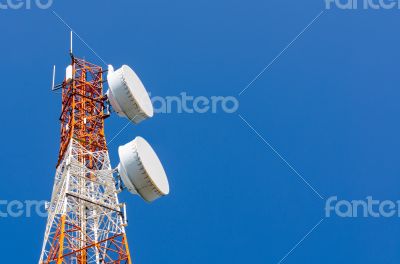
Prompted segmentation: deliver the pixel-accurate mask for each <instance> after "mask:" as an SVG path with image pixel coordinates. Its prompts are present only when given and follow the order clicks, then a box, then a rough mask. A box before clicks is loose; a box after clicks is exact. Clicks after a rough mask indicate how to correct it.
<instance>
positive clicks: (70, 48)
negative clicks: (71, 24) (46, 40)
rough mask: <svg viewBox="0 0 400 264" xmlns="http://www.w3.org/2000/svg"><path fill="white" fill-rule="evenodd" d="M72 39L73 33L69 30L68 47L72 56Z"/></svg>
mask: <svg viewBox="0 0 400 264" xmlns="http://www.w3.org/2000/svg"><path fill="white" fill-rule="evenodd" d="M72 37H73V32H72V30H71V35H70V46H69V54H71V55H72Z"/></svg>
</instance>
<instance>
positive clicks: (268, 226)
mask: <svg viewBox="0 0 400 264" xmlns="http://www.w3.org/2000/svg"><path fill="white" fill-rule="evenodd" d="M1 2H2V3H3V2H4V1H1ZM52 11H55V12H56V13H57V14H59V15H60V16H61V17H62V18H63V19H64V20H65V21H66V22H67V23H68V24H69V25H70V26H71V27H72V28H73V29H74V30H75V31H76V32H77V33H78V34H79V35H80V36H81V37H82V38H83V39H84V40H85V41H86V42H87V43H88V44H89V45H90V46H91V47H92V48H93V49H94V50H95V51H96V53H98V55H99V56H100V57H101V58H102V59H103V60H104V61H105V62H107V63H111V64H113V65H115V66H116V67H119V66H120V65H122V64H128V65H131V66H132V67H133V68H134V69H135V71H136V72H137V73H138V74H139V75H140V76H141V78H142V80H143V82H144V83H145V85H146V87H147V89H148V90H149V91H150V92H151V93H152V95H157V96H163V97H165V96H174V95H179V94H180V93H181V92H186V93H187V94H190V95H193V96H206V97H208V98H210V97H211V96H234V97H236V98H237V99H238V100H239V102H240V107H239V109H238V111H237V112H235V113H232V114H228V113H224V112H222V111H219V112H217V113H215V114H213V113H210V112H207V113H204V114H198V113H197V114H196V113H195V114H188V113H182V114H179V113H176V112H172V113H170V114H158V115H156V116H155V117H154V118H152V119H151V120H148V121H146V122H143V123H142V124H140V125H139V126H133V125H132V126H129V127H128V128H127V129H125V130H124V131H123V132H122V133H121V134H120V135H119V136H118V137H116V138H115V140H114V141H113V142H112V144H111V145H110V146H109V148H110V155H111V159H112V161H113V164H114V166H115V165H117V162H118V155H117V148H118V146H119V145H121V144H125V143H126V142H128V141H130V140H132V139H133V138H134V137H135V136H138V135H140V136H143V137H145V138H146V139H147V140H148V141H149V142H150V143H151V144H152V145H153V146H154V148H155V149H156V151H157V153H158V154H159V156H160V157H161V159H162V161H163V164H164V166H165V169H166V171H167V173H168V176H169V180H170V185H171V194H170V195H169V196H168V197H165V198H163V199H160V200H158V201H157V202H155V203H153V204H147V203H145V202H143V201H142V200H141V199H139V198H138V197H134V196H131V195H129V194H128V193H124V194H122V195H121V200H123V201H126V202H127V203H128V215H129V219H130V222H129V227H128V228H127V233H128V239H129V242H130V248H131V253H132V257H133V259H134V262H135V263H143V264H144V263H166V264H167V263H204V262H206V263H279V262H280V261H281V263H288V264H289V263H307V264H311V263H325V264H329V263H398V262H399V261H400V251H399V250H398V248H399V246H400V241H399V237H400V228H399V226H400V225H399V218H397V217H392V218H371V217H369V218H340V217H331V218H324V215H325V213H324V206H325V200H326V199H327V198H328V197H331V196H338V197H339V199H347V200H353V199H355V200H358V199H365V197H367V196H373V197H374V198H375V199H380V200H386V199H390V200H393V201H395V200H398V199H399V194H400V189H399V187H398V186H399V184H400V163H399V161H400V158H399V155H398V153H399V147H400V139H399V136H398V135H399V134H400V125H399V122H398V116H399V114H400V104H399V103H398V102H399V96H400V91H399V89H398V87H399V78H398V69H399V66H398V63H399V61H400V49H399V48H398V47H399V46H400V37H399V36H400V34H399V27H398V17H399V12H400V11H399V10H396V9H393V10H362V9H358V10H340V9H337V8H333V9H330V10H325V3H324V1H320V0H318V1H279V0H268V1H265V0H264V1H261V0H254V1H237V0H231V1H215V0H214V1H211V0H205V1H182V0H170V1H75V0H71V1H63V2H61V1H58V2H56V3H54V4H53V5H52V6H51V8H50V9H46V10H41V9H39V8H36V7H32V9H30V10H25V9H18V10H0V24H1V25H2V29H1V41H0V47H1V51H2V55H1V62H2V63H1V64H0V72H1V76H2V82H1V89H2V91H3V100H2V103H1V106H2V107H1V108H2V114H1V115H0V122H1V124H2V129H1V132H0V134H1V137H2V140H1V151H0V160H1V167H2V184H0V199H2V200H21V201H24V200H48V199H50V195H51V189H52V185H53V180H54V172H55V164H56V161H57V154H58V148H59V122H58V117H59V113H60V107H61V101H60V95H59V94H55V93H52V92H51V91H50V84H51V73H52V65H53V64H56V66H57V68H58V74H57V77H58V78H57V80H58V81H61V80H62V78H63V76H62V73H63V71H64V67H65V66H66V65H67V64H68V63H69V57H68V54H67V51H68V45H69V43H68V41H69V40H68V38H69V29H68V28H67V27H66V26H65V25H64V24H63V23H62V22H61V21H60V20H59V19H58V18H57V17H56V16H55V15H54V13H53V12H52ZM322 11H324V12H323V13H322V14H321V12H322ZM317 15H320V16H319V17H318V18H317V19H316V20H315V21H314V22H313V23H312V24H311V25H310V26H309V27H308V28H307V29H306V30H305V31H304V32H303V33H302V34H301V35H299V33H301V32H302V31H303V30H304V29H305V28H306V26H307V25H309V23H310V22H311V21H312V20H313V19H315V18H316V17H317ZM296 36H298V37H297V38H296ZM292 41H293V42H292ZM291 42H292V44H291V45H290V46H289V47H288V44H289V43H291ZM74 44H75V45H74V51H75V55H76V56H78V57H82V58H86V59H87V60H90V61H92V62H94V63H96V64H99V65H102V66H104V64H103V62H102V61H101V60H100V59H99V58H98V57H97V56H95V55H94V54H93V53H92V51H91V50H90V49H89V48H88V47H87V46H86V45H84V44H83V43H82V42H81V41H80V40H79V39H77V38H76V37H75V43H74ZM285 47H288V48H287V49H285ZM284 49H285V50H284ZM283 50H284V52H282V51H283ZM279 54H281V55H280V56H279V57H278V58H276V56H277V55H279ZM274 58H276V60H275V61H274V63H273V64H271V65H270V67H268V69H266V71H265V72H264V73H263V74H262V75H261V76H260V77H259V78H258V79H257V80H256V81H254V82H253V83H252V85H251V86H250V87H249V88H248V89H247V90H246V91H245V92H244V93H243V94H241V95H240V96H239V93H240V92H241V91H242V90H243V89H244V88H245V87H246V86H247V85H248V84H249V83H250V82H251V80H253V78H254V77H255V76H256V75H257V74H258V73H260V71H261V70H262V69H264V68H265V67H266V66H267V65H268V64H269V63H270V62H271V61H273V60H274ZM239 115H240V116H241V117H242V118H244V119H245V120H246V121H247V122H248V124H249V125H251V126H252V127H253V128H254V130H255V131H256V132H255V131H253V130H252V129H251V128H250V127H249V125H247V124H246V123H245V122H244V120H243V119H242V118H240V116H239ZM125 124H126V120H124V119H121V118H118V117H117V116H115V115H114V116H113V117H111V118H109V119H108V120H107V121H106V133H107V138H108V139H109V140H110V139H111V138H112V137H114V136H115V135H116V134H117V133H118V132H119V131H120V130H121V128H122V127H124V125H125ZM257 133H258V134H259V135H257ZM261 137H262V138H264V140H265V141H266V142H268V144H270V146H272V147H273V148H274V149H275V151H276V152H275V151H273V150H272V148H271V147H270V146H268V144H267V143H266V142H264V141H263V140H262V138H261ZM277 153H279V155H280V156H279V155H278V154H277ZM283 159H284V160H286V162H287V163H286V162H285V161H284V160H283ZM288 164H290V166H292V168H293V169H292V168H290V166H288ZM294 170H296V171H297V173H298V174H299V175H301V177H303V179H304V180H305V181H307V182H308V183H309V185H310V186H311V187H312V188H314V190H315V191H316V192H318V193H319V195H321V196H322V198H321V197H319V196H318V195H317V194H316V192H314V191H313V190H312V188H311V187H310V186H308V185H307V184H306V183H305V182H304V181H303V180H302V179H301V178H300V176H299V175H298V174H296V172H295V171H294ZM0 208H1V207H0ZM3 210H4V207H3ZM321 221H322V222H321ZM318 223H319V224H318ZM45 224H46V219H45V218H41V217H38V216H32V217H30V218H26V217H21V218H0V234H2V239H1V240H0V252H1V253H2V254H1V255H2V258H1V262H2V263H35V262H37V260H38V258H39V255H40V250H41V245H42V239H43V234H44V229H45ZM317 224H318V225H317ZM292 249H293V250H292ZM285 256H286V257H285ZM16 258H17V259H16Z"/></svg>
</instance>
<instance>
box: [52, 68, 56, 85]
mask: <svg viewBox="0 0 400 264" xmlns="http://www.w3.org/2000/svg"><path fill="white" fill-rule="evenodd" d="M55 79H56V65H54V66H53V82H52V84H51V90H54V82H55Z"/></svg>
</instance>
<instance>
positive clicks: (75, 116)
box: [39, 57, 131, 264]
mask: <svg viewBox="0 0 400 264" xmlns="http://www.w3.org/2000/svg"><path fill="white" fill-rule="evenodd" d="M72 71H73V75H72V76H73V77H72V80H65V81H64V82H63V84H62V113H61V117H60V121H61V144H60V153H59V159H58V164H57V170H56V176H55V182H54V187H53V194H52V197H51V202H50V205H49V209H48V213H49V214H48V220H47V226H46V231H45V236H44V242H43V248H42V253H41V256H40V260H39V264H44V263H56V264H61V263H68V264H69V263H76V264H91V263H129V264H131V258H130V254H129V248H128V242H127V237H126V233H125V222H126V221H125V220H124V214H123V205H122V204H120V203H119V201H118V197H117V194H118V190H117V188H116V184H115V179H114V177H113V169H112V167H111V164H110V159H109V154H108V150H107V144H106V140H105V135H104V119H105V118H106V117H108V114H107V113H106V112H107V111H106V109H105V104H104V101H105V99H106V98H104V96H103V78H102V75H103V71H102V68H101V67H99V66H97V65H94V64H91V63H89V62H86V61H84V60H82V59H77V58H74V57H72Z"/></svg>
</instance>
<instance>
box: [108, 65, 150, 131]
mask: <svg viewBox="0 0 400 264" xmlns="http://www.w3.org/2000/svg"><path fill="white" fill-rule="evenodd" d="M107 81H108V86H109V88H110V89H109V90H108V92H107V96H108V98H109V101H110V104H111V105H112V107H113V109H114V110H115V112H117V113H118V115H119V116H121V117H127V118H128V119H129V120H131V121H132V122H133V123H135V124H138V123H140V122H141V121H143V120H145V119H147V118H150V117H152V116H153V113H154V110H153V104H152V103H151V100H150V97H149V94H148V93H147V91H146V88H144V85H143V83H142V82H141V81H140V79H139V77H138V76H137V75H136V73H135V72H134V71H133V70H132V69H131V68H130V67H129V66H127V65H123V66H122V67H121V68H119V69H118V70H116V71H114V68H113V67H112V66H111V65H109V66H108V74H107Z"/></svg>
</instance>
